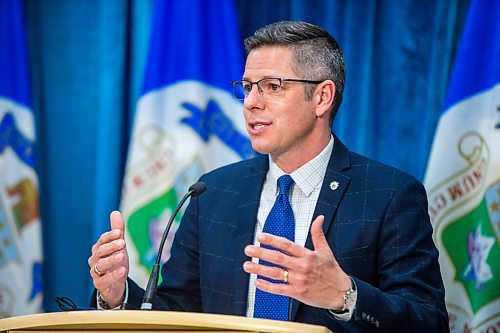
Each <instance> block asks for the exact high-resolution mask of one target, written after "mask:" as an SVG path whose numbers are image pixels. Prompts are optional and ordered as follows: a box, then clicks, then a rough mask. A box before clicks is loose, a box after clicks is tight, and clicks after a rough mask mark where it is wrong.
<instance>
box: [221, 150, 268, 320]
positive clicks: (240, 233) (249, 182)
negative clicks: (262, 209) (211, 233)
mask: <svg viewBox="0 0 500 333" xmlns="http://www.w3.org/2000/svg"><path fill="white" fill-rule="evenodd" d="M249 162H251V163H249V165H246V166H245V167H247V168H248V170H245V171H244V172H243V174H244V175H245V176H243V177H242V178H241V182H240V188H239V195H238V196H237V198H235V200H234V202H235V203H237V205H238V207H237V212H238V215H237V216H233V217H231V218H232V219H234V220H235V221H234V222H235V224H236V226H237V227H236V228H235V229H234V232H233V234H232V235H230V237H231V241H232V242H234V244H235V247H234V253H233V254H232V257H233V258H234V265H235V266H234V267H233V268H234V269H233V270H232V272H234V274H233V277H232V283H233V288H232V290H234V311H235V314H236V315H241V316H245V315H246V308H247V297H248V283H249V279H250V275H249V274H248V273H246V272H245V271H244V270H243V262H245V261H247V260H249V259H250V258H249V257H247V256H246V255H245V254H244V252H243V251H244V249H245V246H247V245H250V244H253V240H254V233H255V223H256V222H257V210H258V208H259V204H260V194H261V192H262V186H263V184H264V180H265V177H266V173H267V170H268V168H269V163H268V160H267V156H263V157H260V158H256V159H254V160H251V161H249Z"/></svg>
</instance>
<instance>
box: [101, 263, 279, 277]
mask: <svg viewBox="0 0 500 333" xmlns="http://www.w3.org/2000/svg"><path fill="white" fill-rule="evenodd" d="M94 272H95V273H96V274H97V275H99V276H102V275H103V274H104V273H103V272H101V271H100V270H99V268H97V263H95V264H94ZM287 276H288V275H287Z"/></svg>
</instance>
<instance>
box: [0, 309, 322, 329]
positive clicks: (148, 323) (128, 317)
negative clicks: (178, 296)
mask: <svg viewBox="0 0 500 333" xmlns="http://www.w3.org/2000/svg"><path fill="white" fill-rule="evenodd" d="M131 330H133V331H134V332H150V331H156V332H161V331H164V332H183V333H187V332H205V333H206V332H240V333H242V332H245V333H249V332H252V333H256V332H266V333H275V332H276V333H278V332H280V333H281V332H283V333H304V332H308V333H309V332H310V333H331V332H330V330H328V329H327V328H326V327H323V326H317V325H308V324H302V323H294V322H282V321H276V320H267V319H254V318H246V317H240V316H229V315H216V314H208V313H193V312H173V311H135V310H134V311H133V310H120V311H98V310H95V311H71V312H53V313H40V314H34V315H27V316H20V317H12V318H6V319H2V320H0V332H34V331H36V332H52V331H57V332H59V333H62V332H74V331H94V332H99V331H103V332H104V331H106V332H120V331H131Z"/></svg>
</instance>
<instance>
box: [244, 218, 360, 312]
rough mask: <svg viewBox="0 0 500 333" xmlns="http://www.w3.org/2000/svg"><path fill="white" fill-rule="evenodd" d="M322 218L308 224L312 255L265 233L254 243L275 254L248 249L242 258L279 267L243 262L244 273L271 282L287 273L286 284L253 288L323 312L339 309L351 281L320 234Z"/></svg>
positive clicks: (262, 283) (259, 282) (262, 282)
mask: <svg viewBox="0 0 500 333" xmlns="http://www.w3.org/2000/svg"><path fill="white" fill-rule="evenodd" d="M324 220H325V218H324V216H322V215H320V216H318V217H317V218H316V219H315V220H314V221H313V223H312V224H311V238H312V242H313V247H314V250H313V251H311V250H309V249H306V248H305V247H302V246H300V245H297V244H295V243H294V242H292V241H290V240H288V239H286V238H283V237H278V236H274V235H271V234H267V233H262V234H261V235H260V236H259V237H257V240H258V241H259V242H260V243H261V244H266V245H269V246H272V247H274V248H276V249H278V250H280V251H283V253H282V252H279V251H276V250H270V249H265V248H262V247H258V246H254V245H248V246H247V247H246V248H245V254H246V255H247V256H249V257H254V258H258V259H262V260H265V261H268V262H271V263H273V264H275V265H278V266H280V267H282V268H280V267H270V266H266V265H261V264H257V263H253V262H251V261H246V262H245V263H244V264H243V269H244V270H245V272H247V273H254V274H257V275H260V276H264V277H267V278H270V279H274V280H283V279H284V275H285V271H284V270H286V271H288V283H287V284H279V283H272V282H268V281H265V280H262V279H257V280H256V281H255V286H256V287H257V288H259V289H261V290H263V291H266V292H269V293H273V294H280V295H286V296H290V297H292V298H295V299H297V300H299V301H300V302H302V303H305V304H308V305H311V306H315V307H319V308H325V309H341V308H342V307H343V305H344V299H343V296H344V294H345V292H346V291H347V290H349V289H351V279H350V278H349V276H348V275H347V274H346V273H345V272H344V271H343V270H342V268H340V266H339V264H338V262H337V260H336V259H335V256H334V255H333V252H332V250H331V249H330V246H329V245H328V242H327V241H326V238H325V235H324V233H323V222H324Z"/></svg>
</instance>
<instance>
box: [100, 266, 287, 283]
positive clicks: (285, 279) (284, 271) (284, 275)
mask: <svg viewBox="0 0 500 333" xmlns="http://www.w3.org/2000/svg"><path fill="white" fill-rule="evenodd" d="M94 268H95V267H94ZM283 282H284V283H286V284H288V271H287V270H286V269H284V270H283Z"/></svg>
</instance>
